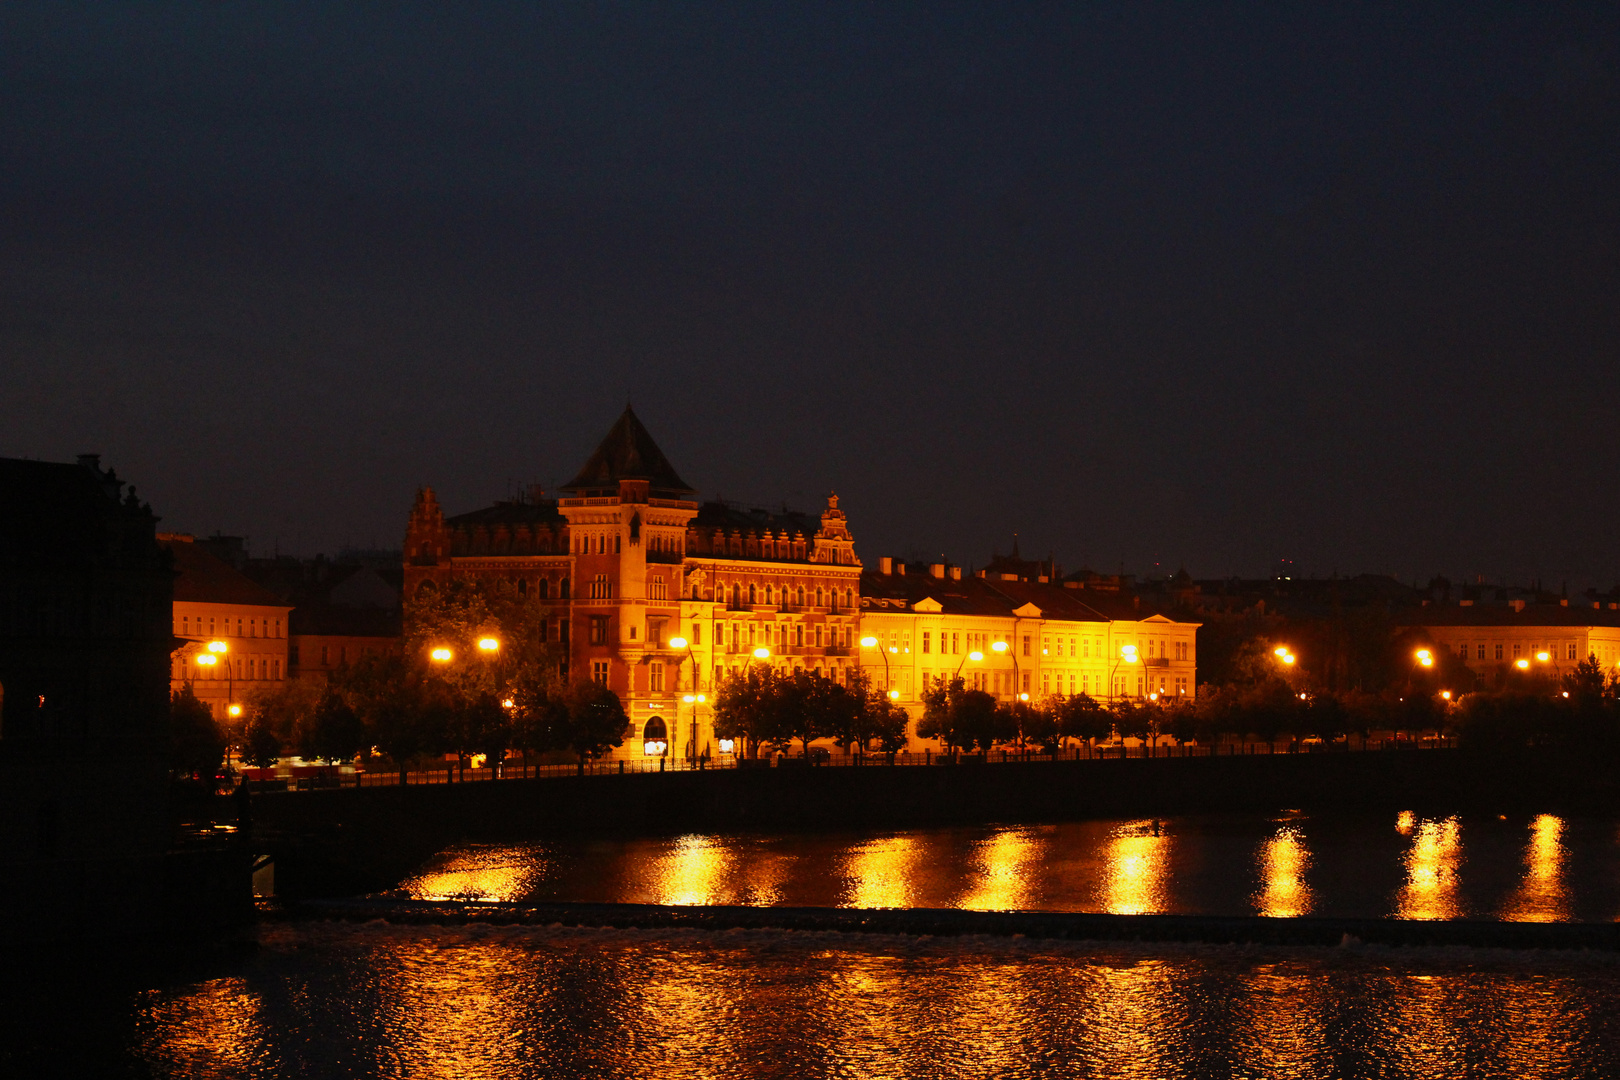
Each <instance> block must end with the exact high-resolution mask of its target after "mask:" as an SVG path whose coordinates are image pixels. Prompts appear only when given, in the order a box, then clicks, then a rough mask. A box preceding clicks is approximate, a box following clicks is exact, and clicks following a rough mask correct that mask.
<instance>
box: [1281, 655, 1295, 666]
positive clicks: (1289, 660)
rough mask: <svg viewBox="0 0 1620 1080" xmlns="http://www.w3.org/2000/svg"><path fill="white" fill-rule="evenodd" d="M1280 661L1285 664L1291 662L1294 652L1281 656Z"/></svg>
mask: <svg viewBox="0 0 1620 1080" xmlns="http://www.w3.org/2000/svg"><path fill="white" fill-rule="evenodd" d="M1282 661H1283V663H1285V664H1292V663H1293V662H1294V654H1293V653H1289V654H1288V655H1287V656H1285V657H1283V658H1282Z"/></svg>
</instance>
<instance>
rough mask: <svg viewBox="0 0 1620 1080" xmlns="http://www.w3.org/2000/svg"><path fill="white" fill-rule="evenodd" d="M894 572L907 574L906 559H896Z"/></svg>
mask: <svg viewBox="0 0 1620 1080" xmlns="http://www.w3.org/2000/svg"><path fill="white" fill-rule="evenodd" d="M894 572H895V573H897V574H904V573H905V572H906V563H905V560H904V559H896V560H895V562H894Z"/></svg>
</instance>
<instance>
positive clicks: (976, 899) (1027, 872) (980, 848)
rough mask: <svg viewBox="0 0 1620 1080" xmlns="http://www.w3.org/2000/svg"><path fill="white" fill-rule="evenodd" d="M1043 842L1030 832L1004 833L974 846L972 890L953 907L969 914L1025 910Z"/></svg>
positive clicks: (1025, 830)
mask: <svg viewBox="0 0 1620 1080" xmlns="http://www.w3.org/2000/svg"><path fill="white" fill-rule="evenodd" d="M1045 847H1046V838H1045V837H1043V836H1041V835H1039V834H1037V833H1035V832H1034V831H1033V830H1030V829H1006V830H1004V831H1002V832H999V833H997V834H996V835H995V836H992V837H990V838H989V839H988V840H982V841H980V842H979V843H978V844H975V845H974V848H975V850H974V853H973V854H974V863H975V866H974V874H975V877H976V878H977V880H976V881H975V882H974V884H973V889H972V891H971V892H969V893H968V894H967V895H966V896H964V897H963V898H962V899H961V901H960V902H959V903H958V904H957V907H962V908H967V909H968V910H970V911H1012V910H1016V909H1020V908H1027V907H1028V906H1029V904H1030V899H1031V895H1032V893H1033V889H1032V888H1031V882H1030V879H1031V878H1032V877H1033V876H1034V874H1035V872H1036V871H1037V869H1038V868H1039V867H1040V864H1041V858H1042V856H1043V855H1044V854H1045Z"/></svg>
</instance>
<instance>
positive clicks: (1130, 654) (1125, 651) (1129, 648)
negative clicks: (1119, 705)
mask: <svg viewBox="0 0 1620 1080" xmlns="http://www.w3.org/2000/svg"><path fill="white" fill-rule="evenodd" d="M1136 661H1137V655H1136V646H1135V645H1121V646H1120V647H1119V659H1118V660H1115V661H1114V666H1113V667H1112V668H1110V669H1109V671H1108V700H1109V703H1110V704H1112V703H1113V702H1114V701H1115V700H1116V699H1117V698H1119V697H1121V696H1128V695H1120V694H1116V693H1114V674H1115V672H1117V671H1119V665H1120V664H1134V663H1136Z"/></svg>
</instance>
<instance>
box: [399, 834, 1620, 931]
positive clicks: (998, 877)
mask: <svg viewBox="0 0 1620 1080" xmlns="http://www.w3.org/2000/svg"><path fill="white" fill-rule="evenodd" d="M402 891H403V892H404V893H406V894H408V895H410V896H412V897H415V898H417V899H426V900H447V899H460V900H515V901H522V900H529V901H549V900H564V901H591V902H619V903H657V904H749V905H787V906H808V907H933V908H951V907H954V908H971V909H980V910H1019V909H1021V910H1045V911H1096V912H1110V913H1114V914H1121V915H1136V914H1150V913H1167V914H1186V915H1265V916H1279V917H1285V916H1292V915H1326V916H1349V917H1361V918H1384V917H1391V918H1401V919H1457V918H1473V919H1502V920H1512V921H1526V922H1564V921H1580V922H1610V921H1613V920H1615V919H1616V918H1620V829H1617V827H1616V825H1615V823H1613V822H1608V821H1594V820H1584V819H1565V818H1561V817H1557V816H1554V815H1551V814H1541V815H1534V816H1528V817H1524V816H1520V817H1513V818H1507V817H1498V816H1495V815H1490V816H1480V817H1423V816H1420V815H1417V814H1412V813H1406V814H1399V815H1395V814H1391V815H1389V816H1387V817H1376V818H1374V817H1366V816H1359V817H1328V818H1315V817H1306V816H1303V815H1287V816H1282V817H1276V818H1266V817H1256V816H1243V817H1239V816H1232V817H1189V818H1166V819H1162V820H1159V821H1153V820H1140V821H1092V822H1075V823H1067V824H1055V825H1015V826H979V827H962V828H936V829H919V830H912V831H900V832H827V833H795V834H785V835H784V834H774V835H773V834H747V835H732V836H728V835H689V836H678V837H666V838H658V839H642V840H622V839H618V840H612V839H590V840H574V841H548V842H545V843H530V844H470V845H463V846H459V847H456V848H453V849H451V850H449V851H446V852H444V853H442V854H441V855H440V856H439V857H438V858H436V859H434V860H432V861H431V862H430V863H429V864H428V865H427V866H425V867H424V868H423V869H422V871H421V872H420V873H419V874H417V875H415V876H413V877H412V878H411V879H409V880H408V881H406V882H404V883H402Z"/></svg>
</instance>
